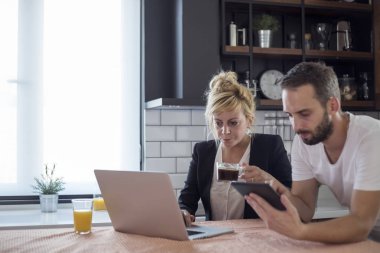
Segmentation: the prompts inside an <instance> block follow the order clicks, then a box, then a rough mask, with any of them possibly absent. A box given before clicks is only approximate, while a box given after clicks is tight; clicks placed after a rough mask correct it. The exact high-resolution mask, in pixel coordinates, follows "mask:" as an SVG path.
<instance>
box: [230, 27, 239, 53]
mask: <svg viewBox="0 0 380 253" xmlns="http://www.w3.org/2000/svg"><path fill="white" fill-rule="evenodd" d="M236 44H237V28H236V24H235V23H234V22H233V21H231V23H230V46H233V47H235V46H236Z"/></svg>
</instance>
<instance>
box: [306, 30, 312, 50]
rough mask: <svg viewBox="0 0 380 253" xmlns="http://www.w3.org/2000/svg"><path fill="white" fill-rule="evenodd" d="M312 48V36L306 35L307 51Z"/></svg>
mask: <svg viewBox="0 0 380 253" xmlns="http://www.w3.org/2000/svg"><path fill="white" fill-rule="evenodd" d="M311 48H312V46H311V34H310V33H305V49H306V50H310V49H311Z"/></svg>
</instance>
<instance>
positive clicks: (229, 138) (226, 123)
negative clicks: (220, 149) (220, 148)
mask: <svg viewBox="0 0 380 253" xmlns="http://www.w3.org/2000/svg"><path fill="white" fill-rule="evenodd" d="M213 125H214V128H215V131H216V133H217V135H218V138H219V139H220V142H221V143H222V144H223V145H224V146H225V147H229V148H230V147H234V146H236V145H238V144H240V143H242V141H243V140H244V138H246V137H247V128H249V127H250V123H249V122H248V120H247V118H246V117H245V115H244V114H243V112H242V110H234V111H229V112H222V113H219V114H214V115H213Z"/></svg>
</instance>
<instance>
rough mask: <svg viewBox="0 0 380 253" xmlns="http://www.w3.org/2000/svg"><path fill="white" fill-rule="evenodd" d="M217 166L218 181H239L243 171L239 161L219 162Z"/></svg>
mask: <svg viewBox="0 0 380 253" xmlns="http://www.w3.org/2000/svg"><path fill="white" fill-rule="evenodd" d="M216 166H217V171H218V173H217V180H218V181H238V179H239V176H240V174H241V173H242V167H241V166H240V164H238V163H223V162H221V163H220V162H217V163H216Z"/></svg>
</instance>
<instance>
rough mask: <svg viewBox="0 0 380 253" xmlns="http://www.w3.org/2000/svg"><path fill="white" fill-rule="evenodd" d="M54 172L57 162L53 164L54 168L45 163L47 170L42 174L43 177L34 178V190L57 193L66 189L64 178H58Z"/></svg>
mask: <svg viewBox="0 0 380 253" xmlns="http://www.w3.org/2000/svg"><path fill="white" fill-rule="evenodd" d="M54 172H55V164H53V168H49V166H48V165H47V164H45V171H44V173H42V174H41V178H36V177H35V178H34V181H35V185H32V188H33V189H34V191H33V192H36V193H39V194H57V193H58V192H60V191H62V190H64V189H65V187H64V185H65V182H63V178H62V177H59V178H56V177H55V176H54Z"/></svg>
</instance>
